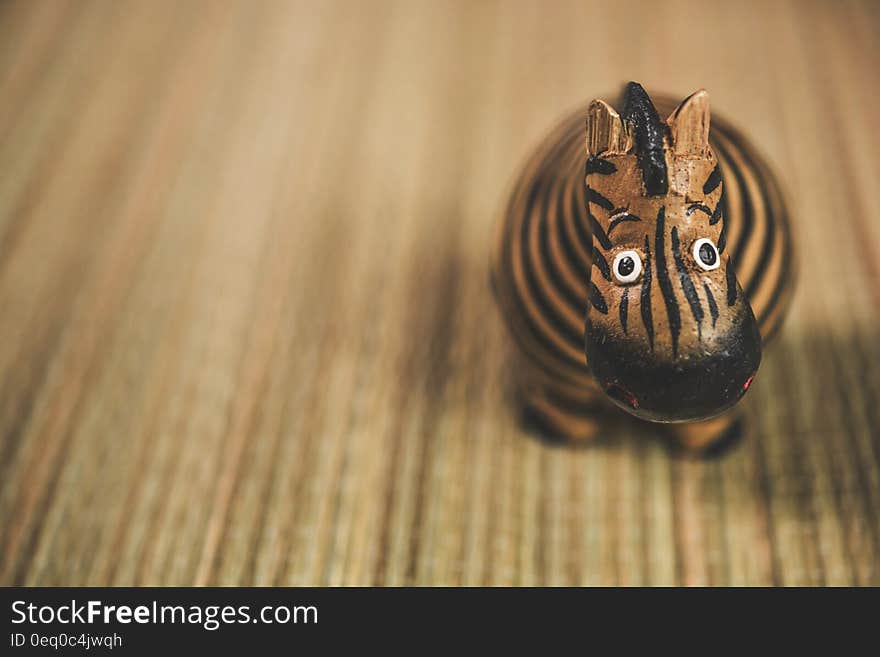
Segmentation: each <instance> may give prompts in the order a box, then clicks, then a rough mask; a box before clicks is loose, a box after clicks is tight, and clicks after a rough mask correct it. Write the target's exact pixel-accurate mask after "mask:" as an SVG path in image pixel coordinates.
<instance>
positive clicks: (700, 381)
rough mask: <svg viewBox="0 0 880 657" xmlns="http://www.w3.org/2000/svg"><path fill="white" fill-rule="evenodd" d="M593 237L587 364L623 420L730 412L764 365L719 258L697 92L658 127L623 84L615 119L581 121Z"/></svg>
mask: <svg viewBox="0 0 880 657" xmlns="http://www.w3.org/2000/svg"><path fill="white" fill-rule="evenodd" d="M587 151H588V153H587V154H588V159H587V165H586V185H587V199H588V200H587V203H588V209H589V215H590V222H591V226H592V235H593V266H592V269H591V272H590V303H589V309H588V312H587V319H586V331H585V335H586V340H585V342H586V345H585V349H586V355H587V364H588V366H589V368H590V370H591V371H592V373H593V375H594V376H595V378H596V379H597V380H598V382H599V383H600V385H601V386H602V388H603V390H604V391H605V393H606V394H607V395H608V396H609V397H610V398H611V399H612V400H613V401H614V402H615V403H616V404H617V405H618V406H620V407H622V408H623V409H624V410H626V411H627V412H629V413H631V414H633V415H636V416H638V417H640V418H643V419H646V420H652V421H656V422H681V421H695V420H701V419H705V418H709V417H712V416H714V415H717V414H719V413H721V412H722V411H724V410H725V409H727V408H729V407H731V406H732V405H733V404H735V403H736V402H737V401H738V400H739V399H740V398H741V397H742V396H743V394H745V391H746V390H747V389H748V387H749V384H750V383H751V381H752V377H753V376H754V374H755V372H756V370H757V369H758V365H759V363H760V360H761V336H760V333H759V331H758V325H757V322H756V321H755V316H754V314H753V313H752V309H751V306H750V305H749V301H748V299H747V298H746V297H745V295H744V294H743V290H742V288H741V287H740V285H739V283H738V282H737V280H736V275H735V273H734V271H733V267H732V265H731V264H729V261H728V256H727V255H726V254H725V253H724V246H725V244H724V235H723V230H722V227H723V222H722V221H720V220H721V218H722V200H721V199H722V179H721V173H720V171H719V168H718V161H717V159H716V157H715V154H714V153H713V151H712V148H711V147H710V145H709V100H708V95H707V94H706V92H705V91H703V90H700V91H698V92H696V93H694V94H693V95H691V96H689V97H688V98H686V99H685V100H684V101H683V102H682V103H681V105H679V106H678V108H677V109H676V110H675V111H674V112H673V113H672V114H671V115H670V116H669V118H668V119H666V121H665V122H664V121H661V119H660V117H659V116H658V114H657V110H656V109H655V107H654V105H653V103H652V102H651V99H650V98H649V97H648V95H647V93H645V90H644V89H643V88H642V87H641V86H640V85H638V84H636V83H634V82H631V83H629V84H628V85H627V87H626V90H625V93H624V109H623V116H622V117H621V116H620V115H619V114H618V113H617V112H616V111H615V110H614V109H613V108H612V107H610V106H609V105H608V104H607V103H605V102H603V101H601V100H596V101H593V103H592V104H591V105H590V108H589V114H588V118H587Z"/></svg>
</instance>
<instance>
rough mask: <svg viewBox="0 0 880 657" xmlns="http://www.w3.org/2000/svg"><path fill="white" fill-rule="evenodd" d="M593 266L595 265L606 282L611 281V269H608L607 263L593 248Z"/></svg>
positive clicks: (598, 251)
mask: <svg viewBox="0 0 880 657" xmlns="http://www.w3.org/2000/svg"><path fill="white" fill-rule="evenodd" d="M593 264H594V265H596V269H598V270H599V272H600V273H601V274H602V278H604V279H605V280H606V281H610V280H611V268H610V267H608V261H607V260H606V259H605V256H604V255H602V252H601V251H600V250H599V249H597V248H596V247H595V246H594V247H593Z"/></svg>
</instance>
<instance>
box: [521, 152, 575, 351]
mask: <svg viewBox="0 0 880 657" xmlns="http://www.w3.org/2000/svg"><path fill="white" fill-rule="evenodd" d="M559 150H561V149H559V148H557V149H556V151H554V153H553V158H552V159H551V158H550V157H548V158H547V159H546V160H545V161H546V162H548V165H547V166H545V167H542V169H543V170H542V173H541V175H539V176H538V177H537V180H535V181H534V183H533V185H532V188H531V190H530V193H529V196H528V201H527V204H526V208H525V216H524V218H523V222H522V225H521V226H520V242H521V244H520V258H521V260H522V265H523V273H524V275H525V279H526V284H527V285H528V288H529V291H530V292H531V296H532V298H533V299H534V301H535V303H536V304H537V305H538V306H539V308H540V309H541V313H542V315H543V316H544V317H545V318H546V319H547V321H548V323H549V324H551V325H552V326H553V327H554V328H555V329H556V330H557V331H558V333H559V334H561V336H562V337H563V338H564V339H565V340H566V341H568V342H569V343H570V344H572V345H578V348H579V347H580V345H581V343H582V341H583V335H582V334H580V333H578V332H576V331H575V330H574V329H573V328H572V327H570V326H569V324H568V322H567V321H566V320H565V318H564V317H562V316H560V315H559V313H558V312H556V310H555V309H554V308H553V304H552V302H551V301H549V300H548V299H547V297H546V296H545V294H544V290H542V289H541V284H540V281H539V280H538V278H537V276H536V274H535V266H534V263H533V262H532V259H531V254H530V252H529V232H530V229H531V224H532V220H533V217H534V216H535V214H537V218H536V219H535V220H536V221H538V222H540V223H542V224H543V223H544V222H545V221H546V217H547V208H546V201H547V196H548V193H547V187H548V185H550V184H551V183H552V179H553V178H554V177H555V175H554V167H553V166H552V162H554V161H556V160H557V159H558V155H557V152H558V151H559ZM539 196H540V199H539V198H538V197H539ZM538 203H540V207H539V209H538V212H537V213H536V212H535V206H536V204H538ZM543 228H544V226H539V232H545V231H544V230H542V229H543ZM576 303H579V301H578V302H576ZM562 353H564V352H562Z"/></svg>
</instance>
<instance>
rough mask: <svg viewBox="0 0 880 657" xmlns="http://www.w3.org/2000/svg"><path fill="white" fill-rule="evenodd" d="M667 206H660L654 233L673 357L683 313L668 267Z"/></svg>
mask: <svg viewBox="0 0 880 657" xmlns="http://www.w3.org/2000/svg"><path fill="white" fill-rule="evenodd" d="M665 230H666V208H665V207H663V208H660V211H659V212H658V213H657V230H656V232H655V234H654V261H655V262H656V263H657V283H658V284H659V285H660V290H661V291H662V292H663V303H664V304H665V305H666V315H667V316H668V317H669V332H670V336H671V338H672V355H673V358H675V357H677V356H678V334H679V333H680V332H681V314H680V313H679V309H678V301H677V300H676V298H675V290H674V289H673V288H672V280H671V279H670V278H669V270H668V269H667V267H666V235H665Z"/></svg>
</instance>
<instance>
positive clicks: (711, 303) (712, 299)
mask: <svg viewBox="0 0 880 657" xmlns="http://www.w3.org/2000/svg"><path fill="white" fill-rule="evenodd" d="M703 290H704V291H705V292H706V300H707V301H708V302H709V314H710V315H712V328H715V321H716V320H717V319H718V304H716V303H715V296H714V295H713V294H712V290H710V289H709V286H708V285H707V284H706V283H703Z"/></svg>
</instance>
